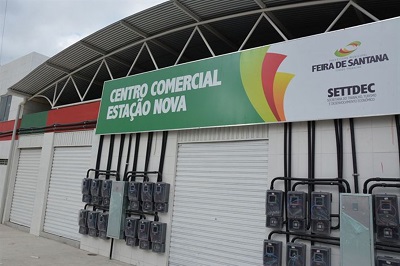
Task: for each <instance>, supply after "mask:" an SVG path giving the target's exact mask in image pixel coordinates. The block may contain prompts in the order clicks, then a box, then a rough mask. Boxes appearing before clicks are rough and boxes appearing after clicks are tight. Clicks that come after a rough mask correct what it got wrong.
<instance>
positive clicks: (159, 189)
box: [153, 182, 170, 212]
mask: <svg viewBox="0 0 400 266" xmlns="http://www.w3.org/2000/svg"><path fill="white" fill-rule="evenodd" d="M169 189H170V184H168V183H165V182H157V183H155V185H154V192H153V193H154V202H155V204H154V209H155V211H156V212H168V201H169Z"/></svg>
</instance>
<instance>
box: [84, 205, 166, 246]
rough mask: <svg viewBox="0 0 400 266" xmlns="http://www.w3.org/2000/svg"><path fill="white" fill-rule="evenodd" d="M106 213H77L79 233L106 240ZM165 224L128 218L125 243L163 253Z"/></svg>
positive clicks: (87, 211)
mask: <svg viewBox="0 0 400 266" xmlns="http://www.w3.org/2000/svg"><path fill="white" fill-rule="evenodd" d="M108 217H109V213H108V212H101V211H89V210H85V209H82V210H80V211H79V233H81V234H83V235H89V236H92V237H99V238H101V239H108V238H109V237H108V236H107V228H108ZM166 232H167V224H166V223H161V222H158V221H150V220H146V219H137V218H134V217H128V218H126V220H125V228H124V235H125V242H126V244H127V245H128V246H139V248H140V249H145V250H150V249H151V250H152V251H153V252H156V253H164V252H165V238H166Z"/></svg>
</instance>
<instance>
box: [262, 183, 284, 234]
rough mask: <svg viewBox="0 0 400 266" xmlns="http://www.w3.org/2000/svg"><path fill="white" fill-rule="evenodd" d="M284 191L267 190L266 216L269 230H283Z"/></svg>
mask: <svg viewBox="0 0 400 266" xmlns="http://www.w3.org/2000/svg"><path fill="white" fill-rule="evenodd" d="M283 195H284V193H283V191H281V190H267V196H266V199H265V214H266V215H267V224H266V226H267V227H269V228H279V229H280V228H282V225H283Z"/></svg>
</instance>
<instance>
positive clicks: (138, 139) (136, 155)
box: [132, 133, 140, 172]
mask: <svg viewBox="0 0 400 266" xmlns="http://www.w3.org/2000/svg"><path fill="white" fill-rule="evenodd" d="M139 146H140V133H136V137H135V153H134V155H133V164H132V171H133V172H134V171H136V170H137V161H138V157H139Z"/></svg>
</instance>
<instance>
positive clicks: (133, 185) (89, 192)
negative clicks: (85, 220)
mask: <svg viewBox="0 0 400 266" xmlns="http://www.w3.org/2000/svg"><path fill="white" fill-rule="evenodd" d="M111 189H112V180H102V179H90V178H84V179H83V180H82V201H83V202H85V203H88V204H91V205H96V206H104V207H108V206H109V205H110V199H111ZM169 189H170V185H169V184H168V183H165V182H156V183H153V182H136V181H130V182H128V199H129V205H128V210H132V211H144V212H154V211H156V212H162V213H165V212H168V201H169Z"/></svg>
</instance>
